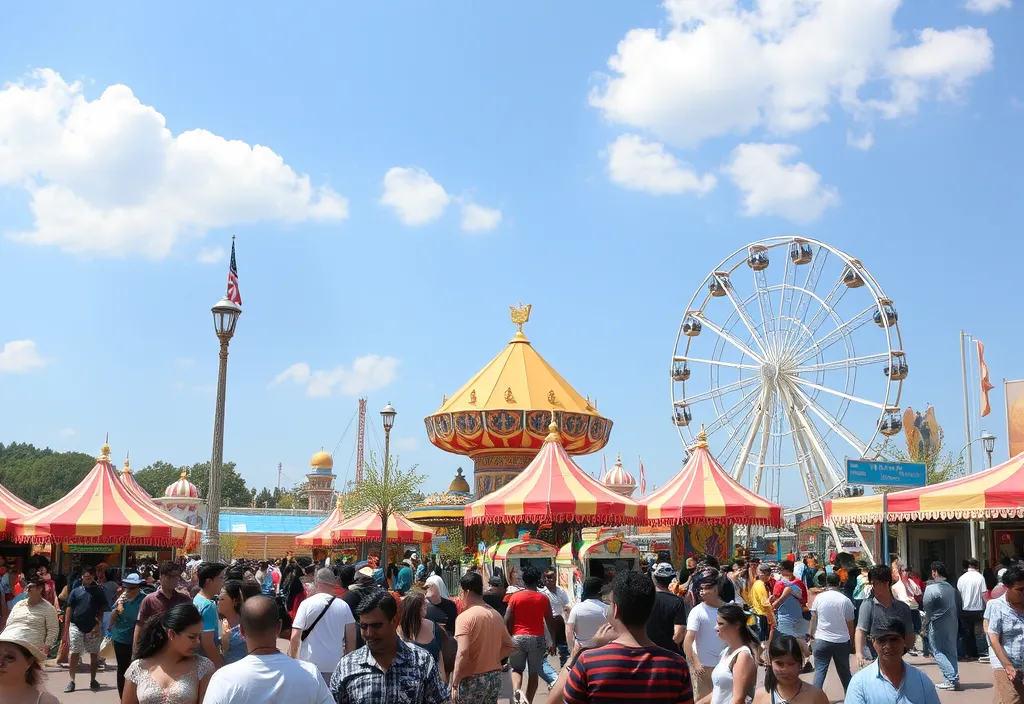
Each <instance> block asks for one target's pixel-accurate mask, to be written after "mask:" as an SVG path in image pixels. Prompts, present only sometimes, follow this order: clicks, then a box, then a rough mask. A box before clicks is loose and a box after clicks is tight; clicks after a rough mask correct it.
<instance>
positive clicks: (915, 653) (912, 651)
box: [907, 648, 921, 658]
mask: <svg viewBox="0 0 1024 704" xmlns="http://www.w3.org/2000/svg"><path fill="white" fill-rule="evenodd" d="M907 655H913V656H914V657H915V658H916V657H920V655H921V651H920V650H918V649H917V648H911V649H910V650H908V651H907Z"/></svg>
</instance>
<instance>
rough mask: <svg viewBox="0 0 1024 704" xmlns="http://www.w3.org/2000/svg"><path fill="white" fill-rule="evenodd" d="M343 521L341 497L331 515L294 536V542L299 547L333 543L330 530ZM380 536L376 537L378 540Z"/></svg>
mask: <svg viewBox="0 0 1024 704" xmlns="http://www.w3.org/2000/svg"><path fill="white" fill-rule="evenodd" d="M344 522H345V516H343V515H342V513H341V499H340V498H339V499H338V503H337V505H336V506H335V507H334V511H332V512H331V515H330V516H328V517H327V518H325V519H324V520H323V521H321V522H320V523H319V524H318V525H317V526H316V528H314V529H313V530H311V531H307V532H305V533H302V534H300V535H296V536H295V544H296V545H298V546H299V547H305V548H321V547H328V546H331V545H334V542H335V541H333V540H331V531H332V530H333V529H334V528H336V527H338V526H339V525H341V524H342V523H344ZM377 527H378V530H377V533H378V535H379V534H380V520H379V519H378V520H377ZM379 539H380V538H378V540H379Z"/></svg>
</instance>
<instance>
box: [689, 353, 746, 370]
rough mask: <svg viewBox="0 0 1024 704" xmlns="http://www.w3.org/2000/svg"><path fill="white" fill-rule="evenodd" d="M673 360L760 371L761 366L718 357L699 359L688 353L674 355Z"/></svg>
mask: <svg viewBox="0 0 1024 704" xmlns="http://www.w3.org/2000/svg"><path fill="white" fill-rule="evenodd" d="M672 361H673V362H697V363H698V364H714V365H716V366H720V367H735V368H736V369H753V370H754V371H760V369H761V367H760V366H758V365H757V364H739V363H737V362H723V361H722V360H720V359H701V358H699V357H690V356H689V355H676V356H675V357H673V358H672Z"/></svg>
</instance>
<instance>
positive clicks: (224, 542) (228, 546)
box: [217, 533, 238, 562]
mask: <svg viewBox="0 0 1024 704" xmlns="http://www.w3.org/2000/svg"><path fill="white" fill-rule="evenodd" d="M217 535H218V536H219V537H220V559H221V560H224V561H228V562H230V561H231V559H232V558H233V557H235V550H237V549H238V536H237V535H236V534H234V533H218V534H217Z"/></svg>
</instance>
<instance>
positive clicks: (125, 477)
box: [120, 455, 153, 501]
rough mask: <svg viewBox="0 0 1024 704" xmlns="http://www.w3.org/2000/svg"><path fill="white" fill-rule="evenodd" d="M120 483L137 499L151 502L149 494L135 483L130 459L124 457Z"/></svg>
mask: <svg viewBox="0 0 1024 704" xmlns="http://www.w3.org/2000/svg"><path fill="white" fill-rule="evenodd" d="M120 476H121V483H122V484H124V485H125V486H126V487H128V489H129V490H130V491H134V492H135V493H136V494H138V495H139V497H141V498H143V499H146V500H147V501H148V500H151V499H152V498H153V497H152V496H150V495H149V492H148V491H146V490H145V489H143V488H142V485H141V484H139V483H138V482H137V481H135V475H133V474H132V467H131V459H130V458H129V457H128V456H127V455H126V456H125V458H124V467H122V468H121V475H120Z"/></svg>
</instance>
